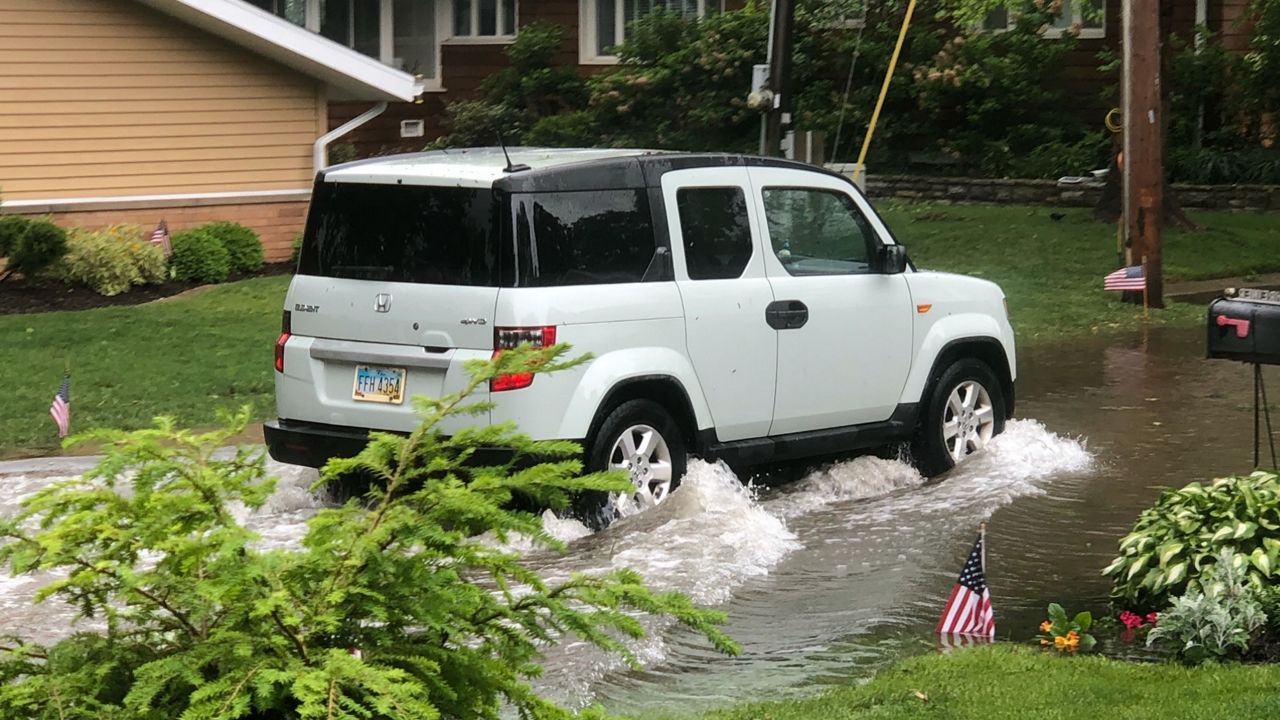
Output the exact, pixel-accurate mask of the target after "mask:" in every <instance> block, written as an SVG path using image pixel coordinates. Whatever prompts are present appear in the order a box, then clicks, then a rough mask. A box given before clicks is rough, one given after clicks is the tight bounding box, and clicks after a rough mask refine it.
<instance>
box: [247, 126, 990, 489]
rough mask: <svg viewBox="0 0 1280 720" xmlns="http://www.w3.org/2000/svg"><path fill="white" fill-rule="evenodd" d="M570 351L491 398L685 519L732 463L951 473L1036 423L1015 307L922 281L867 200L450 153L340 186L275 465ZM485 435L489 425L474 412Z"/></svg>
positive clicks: (288, 312)
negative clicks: (689, 504) (669, 501)
mask: <svg viewBox="0 0 1280 720" xmlns="http://www.w3.org/2000/svg"><path fill="white" fill-rule="evenodd" d="M523 341H530V342H532V343H534V344H535V345H537V344H550V343H554V342H566V343H570V344H571V345H572V346H573V348H574V349H575V350H576V351H579V352H582V351H589V352H591V353H592V354H593V355H594V356H595V357H594V359H593V360H592V361H591V362H590V363H589V364H587V365H584V366H581V367H579V368H577V369H574V370H572V371H567V372H562V373H557V374H552V375H541V376H538V377H537V378H536V380H535V379H534V377H533V376H511V377H506V378H502V379H500V380H499V381H496V382H494V383H493V384H492V386H491V387H490V388H489V390H488V392H489V399H491V400H493V401H495V403H496V404H495V406H494V409H493V411H492V412H491V413H490V417H489V421H490V422H500V421H506V420H513V421H515V423H516V424H517V425H518V426H519V428H520V430H521V431H523V432H525V433H528V434H529V435H530V436H532V437H534V438H539V439H572V440H578V441H581V442H582V444H583V446H584V448H585V449H586V460H587V464H588V466H589V467H590V468H592V469H600V468H606V467H609V468H622V469H625V470H627V471H628V472H630V473H631V476H632V478H633V479H634V480H635V482H636V487H637V496H638V498H639V499H640V500H642V501H648V502H656V501H660V500H662V499H663V498H664V497H665V496H666V494H667V493H669V492H670V491H671V490H672V489H673V488H674V487H675V485H676V484H677V483H678V481H679V479H680V476H681V475H682V473H683V471H684V468H685V461H686V456H687V455H688V454H694V455H698V456H702V457H705V458H721V459H724V460H725V461H727V462H728V463H729V464H731V465H738V466H742V465H753V464H758V463H762V462H767V461H774V460H782V459H790V458H798V457H808V456H819V455H830V454H835V453H842V452H848V451H853V450H859V449H864V448H871V447H876V446H882V445H887V444H891V443H898V442H904V441H908V442H911V443H912V450H913V453H912V454H913V457H914V459H915V461H916V463H917V465H918V466H919V467H920V469H921V470H922V471H923V472H925V473H926V474H934V473H937V472H941V471H944V470H946V469H948V468H950V467H951V466H952V465H954V464H955V463H956V462H958V461H960V460H961V459H963V458H964V457H965V456H966V455H968V454H970V453H972V452H975V451H977V450H979V449H981V448H982V447H983V446H984V445H986V444H987V443H988V442H989V441H990V440H991V438H992V436H994V435H996V434H998V433H999V432H1000V431H1001V430H1002V429H1003V426H1004V421H1005V418H1007V417H1009V415H1010V414H1011V413H1012V411H1013V399H1014V390H1013V388H1014V377H1015V364H1014V339H1013V329H1012V328H1011V327H1010V325H1009V320H1008V317H1007V310H1006V304H1005V302H1004V296H1003V293H1002V292H1001V290H1000V288H999V287H997V286H996V285H994V284H992V283H990V282H986V281H983V280H977V279H973V278H968V277H963V276H957V275H948V274H942V273H934V272H921V271H917V270H915V269H914V268H913V267H910V265H909V263H908V261H907V258H906V253H905V250H904V249H903V247H902V246H901V245H899V244H897V243H896V241H895V239H894V237H893V235H892V234H891V233H890V232H889V229H888V228H887V227H885V225H884V223H883V222H882V221H881V220H880V218H879V217H878V216H877V215H876V213H875V211H874V210H873V209H872V208H871V206H870V204H868V202H867V200H866V198H865V197H863V195H862V194H861V193H860V192H859V191H858V189H857V187H856V186H854V185H853V184H852V183H851V182H849V181H848V180H847V179H845V178H844V177H842V176H840V175H836V174H833V173H829V172H825V171H823V170H821V169H818V168H815V167H812V166H809V165H802V164H798V163H794V162H788V161H782V160H775V159H768V158H758V157H745V156H738V155H720V154H682V153H669V152H645V151H628V150H535V149H523V148H522V149H512V150H511V152H510V158H509V159H508V158H507V157H506V156H505V154H504V152H503V151H502V150H501V149H479V150H465V151H442V152H431V153H423V154H415V155H401V156H392V157H385V158H378V159H374V160H368V161H362V162H356V163H349V164H346V165H340V166H337V167H334V168H332V169H329V170H326V171H324V172H322V173H321V174H320V176H319V177H318V178H317V180H316V184H315V191H314V194H313V197H312V202H311V211H310V216H309V218H308V221H307V229H306V234H305V240H304V242H303V247H302V252H301V258H300V260H299V266H298V273H297V275H296V276H295V277H294V279H293V283H292V284H291V285H290V287H289V293H288V296H287V298H286V300H285V311H284V327H283V332H282V334H281V335H280V338H279V340H278V341H277V343H276V398H277V407H278V414H279V419H278V420H276V421H274V422H269V423H267V425H266V429H265V435H266V441H267V446H268V447H269V449H270V452H271V455H272V457H274V458H275V459H277V460H281V461H283V462H288V463H297V464H303V465H313V466H319V465H321V464H323V462H324V461H325V460H326V459H328V458H330V457H333V456H338V455H350V454H354V453H355V452H357V451H359V450H360V449H361V448H362V447H363V446H364V442H365V438H366V435H367V432H368V430H369V429H377V430H387V431H406V432H407V431H409V430H412V429H413V428H414V427H415V426H416V424H417V418H416V417H415V415H414V413H413V411H412V409H411V407H410V405H409V404H408V403H406V402H405V398H406V397H409V396H412V395H427V396H439V395H441V394H444V393H448V392H450V391H453V390H455V389H457V388H460V387H461V386H462V385H463V383H464V382H465V381H466V379H467V373H466V370H465V369H464V364H465V363H466V361H467V360H472V359H476V358H488V357H490V356H491V355H492V354H493V353H495V352H497V351H499V350H500V349H502V348H506V347H514V346H515V345H517V344H518V343H520V342H523ZM459 422H460V423H461V422H475V419H474V418H465V419H460V420H459Z"/></svg>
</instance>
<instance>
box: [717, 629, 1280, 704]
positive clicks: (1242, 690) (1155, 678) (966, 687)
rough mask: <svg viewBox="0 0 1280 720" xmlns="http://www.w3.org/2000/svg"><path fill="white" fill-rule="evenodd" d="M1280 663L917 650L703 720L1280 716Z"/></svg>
mask: <svg viewBox="0 0 1280 720" xmlns="http://www.w3.org/2000/svg"><path fill="white" fill-rule="evenodd" d="M1277 687H1280V666H1278V665H1233V666H1207V667H1200V668H1186V667H1181V666H1178V665H1172V664H1139V663H1130V662H1121V661H1116V660H1109V659H1107V658H1103V657H1099V656H1086V657H1071V658H1068V657H1054V656H1052V655H1051V654H1049V653H1043V652H1039V651H1037V650H1033V649H1030V648H1025V647H1012V646H1008V645H996V646H991V647H983V648H976V649H970V650H964V651H958V652H953V653H950V654H947V655H929V656H923V657H916V658H910V659H908V660H904V661H902V662H900V663H898V664H897V665H894V666H893V667H891V668H889V669H888V670H886V671H885V672H883V673H881V674H880V675H878V676H876V677H875V678H874V679H872V680H871V682H869V683H867V684H866V685H862V686H859V687H842V688H837V689H833V690H828V691H826V692H824V693H823V694H821V695H817V696H814V697H810V698H804V699H798V700H782V701H776V702H762V703H752V704H744V705H739V706H736V707H732V708H727V709H724V710H717V711H713V712H710V713H708V714H707V715H706V716H704V720H761V719H765V718H767V719H768V720H813V719H814V718H822V719H823V720H843V719H845V718H849V719H854V718H857V719H858V720H894V719H897V718H913V719H915V718H946V719H947V720H963V719H965V718H972V719H973V720H1000V719H1001V718H1009V719H1010V720H1014V719H1017V720H1023V719H1024V718H1037V720H1053V719H1054V718H1123V719H1125V720H1143V719H1146V718H1149V719H1150V720H1167V719H1168V718H1180V719H1185V720H1199V719H1201V718H1203V719H1204V720H1219V719H1220V718H1265V717H1280V693H1277V692H1276V688H1277Z"/></svg>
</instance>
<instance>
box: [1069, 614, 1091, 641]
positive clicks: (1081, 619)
mask: <svg viewBox="0 0 1280 720" xmlns="http://www.w3.org/2000/svg"><path fill="white" fill-rule="evenodd" d="M1073 622H1075V624H1076V625H1077V626H1079V628H1080V633H1081V635H1083V634H1084V631H1085V630H1088V629H1089V628H1090V627H1092V626H1093V613H1091V612H1089V611H1088V610H1084V611H1082V612H1079V613H1076V617H1075V619H1074V620H1073Z"/></svg>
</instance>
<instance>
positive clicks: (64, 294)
mask: <svg viewBox="0 0 1280 720" xmlns="http://www.w3.org/2000/svg"><path fill="white" fill-rule="evenodd" d="M293 270H294V265H293V263H290V262H283V263H272V264H270V265H266V266H264V267H263V268H262V269H261V270H259V271H258V272H256V273H243V274H239V275H232V276H231V277H229V278H227V280H226V282H234V281H236V280H247V279H249V278H255V277H263V276H266V275H288V274H290V273H292V272H293ZM197 287H200V283H195V282H167V283H161V284H159V285H142V286H140V287H135V288H131V289H130V290H129V291H128V292H123V293H120V294H119V295H113V296H111V297H106V296H103V295H99V294H98V293H96V292H94V291H92V290H90V289H89V288H86V287H79V286H71V285H64V284H62V283H60V282H58V281H56V280H40V281H35V282H31V281H28V280H26V279H25V278H9V279H7V280H5V281H3V282H0V315H24V314H28V313H43V312H53V311H58V310H90V309H92V308H100V307H110V306H113V305H141V304H142V303H148V302H151V301H153V300H159V299H161V298H167V297H172V296H174V295H178V294H180V293H184V292H186V291H188V290H191V289H194V288H197Z"/></svg>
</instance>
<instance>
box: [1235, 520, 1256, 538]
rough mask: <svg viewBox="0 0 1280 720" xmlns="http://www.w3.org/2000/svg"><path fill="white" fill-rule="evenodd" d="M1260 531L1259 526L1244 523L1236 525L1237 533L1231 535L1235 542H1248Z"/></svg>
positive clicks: (1252, 523)
mask: <svg viewBox="0 0 1280 720" xmlns="http://www.w3.org/2000/svg"><path fill="white" fill-rule="evenodd" d="M1257 531H1258V524H1257V523H1254V522H1242V523H1239V524H1238V525H1236V527H1235V532H1234V533H1233V534H1232V535H1231V538H1232V539H1233V540H1248V539H1249V538H1251V537H1253V534H1254V533H1256V532H1257Z"/></svg>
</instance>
